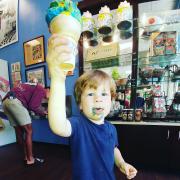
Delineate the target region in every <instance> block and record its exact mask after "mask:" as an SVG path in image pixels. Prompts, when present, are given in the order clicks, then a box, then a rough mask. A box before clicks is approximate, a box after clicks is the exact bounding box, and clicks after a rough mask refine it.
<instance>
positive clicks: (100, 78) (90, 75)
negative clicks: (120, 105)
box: [74, 70, 116, 105]
mask: <svg viewBox="0 0 180 180" xmlns="http://www.w3.org/2000/svg"><path fill="white" fill-rule="evenodd" d="M104 82H109V86H110V91H111V98H112V97H115V94H116V85H115V82H114V81H113V79H112V78H111V77H110V76H109V75H108V74H107V73H105V72H104V71H101V70H91V71H88V72H86V73H84V74H83V75H82V76H80V77H79V78H78V80H77V81H76V83H75V87H74V96H75V99H76V103H77V104H78V105H79V104H80V103H81V95H82V93H83V91H84V90H85V88H87V87H88V88H94V89H97V87H98V86H99V85H100V84H102V83H104Z"/></svg>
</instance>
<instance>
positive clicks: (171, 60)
mask: <svg viewBox="0 0 180 180" xmlns="http://www.w3.org/2000/svg"><path fill="white" fill-rule="evenodd" d="M138 63H139V67H145V66H147V65H150V66H157V65H158V66H159V67H165V66H167V65H172V64H180V53H178V54H169V55H164V56H163V55H162V56H149V57H139V62H138Z"/></svg>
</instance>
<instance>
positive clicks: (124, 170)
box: [119, 162, 137, 179]
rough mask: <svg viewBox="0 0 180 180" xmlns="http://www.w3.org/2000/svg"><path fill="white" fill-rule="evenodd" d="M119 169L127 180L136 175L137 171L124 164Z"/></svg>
mask: <svg viewBox="0 0 180 180" xmlns="http://www.w3.org/2000/svg"><path fill="white" fill-rule="evenodd" d="M119 169H120V171H121V172H122V173H124V174H125V175H126V177H127V179H132V178H134V177H135V176H136V174H137V170H136V169H135V168H134V167H133V166H132V165H130V164H128V163H126V162H123V163H122V164H121V166H120V168H119Z"/></svg>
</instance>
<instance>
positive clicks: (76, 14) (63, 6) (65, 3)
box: [46, 0, 81, 71]
mask: <svg viewBox="0 0 180 180" xmlns="http://www.w3.org/2000/svg"><path fill="white" fill-rule="evenodd" d="M46 21H47V24H48V26H49V29H50V32H51V33H52V34H58V35H60V36H62V37H63V38H67V39H68V40H69V41H70V42H71V43H70V44H71V45H70V46H71V49H72V53H71V54H70V56H71V57H72V58H70V59H69V60H68V61H67V60H66V61H64V63H62V64H61V65H60V66H61V68H62V69H63V70H65V71H72V70H73V69H74V67H75V56H76V54H77V44H78V41H79V38H80V34H81V14H80V11H79V9H78V8H77V5H76V4H75V3H74V2H72V1H71V0H56V1H54V2H52V3H51V4H50V8H49V9H48V12H47V15H46ZM62 57H63V56H62Z"/></svg>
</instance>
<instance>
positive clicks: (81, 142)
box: [70, 115, 118, 180]
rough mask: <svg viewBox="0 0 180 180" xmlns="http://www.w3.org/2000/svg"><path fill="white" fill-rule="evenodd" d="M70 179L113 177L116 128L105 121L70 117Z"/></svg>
mask: <svg viewBox="0 0 180 180" xmlns="http://www.w3.org/2000/svg"><path fill="white" fill-rule="evenodd" d="M70 123H71V125H72V135H71V137H70V145H71V154H72V165H73V180H115V176H114V148H115V147H116V146H117V145H118V140H117V132H116V129H115V127H114V126H113V125H112V124H110V123H109V122H108V121H105V122H104V124H101V125H97V124H95V123H93V122H91V121H90V120H88V119H87V118H86V117H85V116H84V115H80V116H78V117H74V118H71V119H70Z"/></svg>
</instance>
